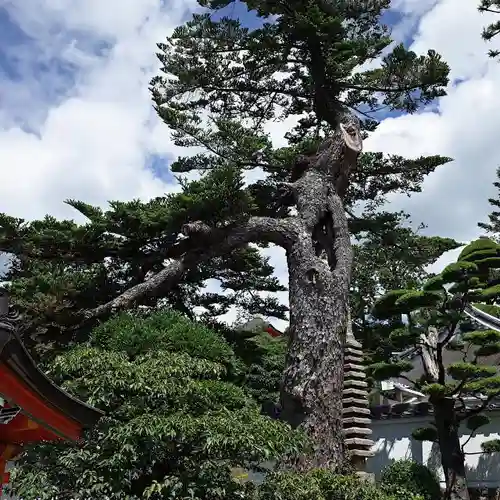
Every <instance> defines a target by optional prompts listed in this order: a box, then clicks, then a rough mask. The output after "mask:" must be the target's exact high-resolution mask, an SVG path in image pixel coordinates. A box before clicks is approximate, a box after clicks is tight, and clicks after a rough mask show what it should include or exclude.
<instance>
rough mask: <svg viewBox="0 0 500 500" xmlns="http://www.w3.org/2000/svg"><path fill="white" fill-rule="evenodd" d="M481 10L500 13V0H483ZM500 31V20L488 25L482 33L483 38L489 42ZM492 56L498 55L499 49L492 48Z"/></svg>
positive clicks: (490, 54)
mask: <svg viewBox="0 0 500 500" xmlns="http://www.w3.org/2000/svg"><path fill="white" fill-rule="evenodd" d="M479 12H490V13H492V14H500V1H499V0H481V3H480V4H479ZM499 33H500V20H499V21H496V22H494V23H491V24H490V25H488V26H487V27H486V28H485V29H484V30H483V33H482V36H483V39H484V40H486V41H487V42H489V41H491V40H492V39H493V38H494V37H496V36H497V35H498V34H499ZM488 54H489V56H490V57H498V56H499V55H500V51H499V50H490V51H489V52H488Z"/></svg>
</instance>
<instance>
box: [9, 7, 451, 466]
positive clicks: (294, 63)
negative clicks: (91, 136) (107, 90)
mask: <svg viewBox="0 0 500 500" xmlns="http://www.w3.org/2000/svg"><path fill="white" fill-rule="evenodd" d="M199 3H200V5H202V6H204V7H207V11H206V12H205V13H203V14H196V15H194V16H193V18H192V20H190V21H189V22H188V23H186V24H185V25H183V26H180V27H178V28H177V29H176V30H175V31H174V33H173V35H172V36H171V37H170V38H169V39H168V40H167V42H166V43H161V44H159V49H160V54H159V58H160V61H161V63H162V71H163V72H164V73H165V74H166V75H168V76H163V77H157V78H154V79H153V81H152V84H151V91H152V95H153V99H154V102H155V105H156V109H157V111H158V114H159V116H160V117H161V118H162V119H163V121H164V122H165V123H166V124H167V125H168V126H169V127H170V128H171V129H172V131H173V138H174V142H175V144H176V145H178V146H186V147H197V148H200V151H201V152H199V153H198V154H195V155H193V156H189V157H181V158H179V159H178V160H177V161H176V162H175V163H174V164H173V165H172V169H173V170H174V171H176V172H187V171H190V170H198V171H202V172H204V173H205V175H204V177H202V179H201V180H200V181H197V182H192V183H184V184H183V186H182V187H183V191H182V193H181V194H179V195H177V196H171V197H167V198H166V199H162V200H160V201H158V202H157V204H158V205H159V208H158V212H156V215H157V217H156V218H154V221H155V222H154V224H158V225H160V226H161V227H163V225H164V224H165V225H170V226H169V227H172V228H175V231H172V232H171V233H169V234H175V233H177V234H178V233H182V234H183V235H184V236H185V238H184V239H183V240H181V241H178V240H177V239H172V240H168V239H167V240H163V241H161V242H160V243H159V244H158V245H157V246H154V247H153V250H152V251H153V253H160V254H161V257H162V259H161V261H163V259H171V260H170V261H169V263H168V264H167V265H166V267H165V268H164V269H162V270H160V271H158V272H157V273H156V274H155V275H154V276H152V277H151V278H150V279H149V280H147V281H143V282H140V283H137V284H135V285H134V286H131V287H130V288H128V289H127V290H126V291H125V292H123V293H121V294H119V295H117V296H116V297H115V298H113V299H112V300H110V301H109V302H107V303H106V304H100V305H98V307H95V308H93V309H91V310H89V311H87V312H86V314H85V317H86V318H87V319H95V318H98V317H102V316H105V315H107V314H109V313H110V312H113V311H115V310H117V309H120V308H126V307H130V306H131V305H133V304H134V303H137V301H140V300H142V297H144V296H145V295H149V296H151V295H153V296H157V295H158V294H165V293H166V290H167V289H168V288H170V287H171V286H173V285H174V284H176V283H179V282H181V281H182V279H183V278H185V277H186V276H187V275H189V273H190V272H194V271H193V270H194V269H195V268H200V267H203V266H205V265H208V262H210V261H213V260H214V259H215V261H216V262H222V263H223V262H224V259H225V257H224V256H226V255H228V254H229V255H231V254H232V253H233V252H235V251H236V250H237V249H241V248H246V247H247V246H248V244H249V243H250V242H254V243H258V244H261V245H262V244H269V243H273V244H276V245H279V246H282V247H283V248H285V249H286V251H287V262H288V271H289V283H290V309H291V313H290V343H289V348H288V355H287V366H286V369H285V374H284V381H283V384H282V394H281V400H282V401H281V403H282V417H283V418H284V419H285V420H287V421H288V422H290V423H292V424H293V425H294V426H297V425H300V426H301V427H302V428H303V429H304V430H305V431H306V433H307V434H308V435H309V436H310V437H311V438H312V439H313V440H314V441H315V442H316V446H315V447H314V448H313V453H312V454H311V455H309V456H303V457H302V458H301V459H300V460H299V461H298V462H297V463H295V464H294V465H295V466H296V467H297V468H299V469H300V468H306V469H307V468H311V467H316V466H320V467H330V468H335V467H338V466H340V464H342V461H343V456H344V450H343V436H342V418H341V409H342V402H341V400H342V383H343V382H342V380H343V342H344V336H345V331H346V321H347V308H348V293H349V282H350V274H351V264H352V249H351V245H350V237H349V231H348V229H349V228H348V224H349V222H350V225H351V229H352V230H353V231H355V232H357V233H358V234H359V233H361V232H363V231H372V230H377V231H382V230H386V229H387V220H388V217H387V216H386V214H381V215H379V214H375V216H373V213H372V212H370V211H369V210H368V211H367V212H366V213H364V214H362V216H361V217H356V218H351V219H350V221H349V220H348V219H349V217H347V216H346V213H345V209H347V211H348V213H353V210H354V209H356V203H358V202H364V203H365V204H366V205H368V207H369V208H370V207H372V208H373V207H377V206H379V205H380V204H381V203H383V201H384V200H385V196H386V195H387V193H390V192H404V193H411V192H414V191H418V190H419V189H420V184H421V182H422V179H423V177H424V176H425V175H426V174H428V173H430V172H432V171H433V170H434V169H435V168H437V167H438V166H440V165H442V164H443V163H446V162H447V161H449V159H448V158H442V157H437V156H436V157H429V158H418V159H414V160H405V159H404V158H401V157H398V156H390V157H384V156H383V155H382V154H378V153H374V154H366V155H363V156H361V157H359V153H360V152H361V144H362V139H363V137H364V135H365V132H366V131H367V130H373V129H374V128H375V126H376V121H375V120H374V119H373V118H372V117H373V116H374V113H376V111H377V110H378V109H380V108H384V109H386V110H387V111H389V112H390V111H391V110H394V111H403V112H410V113H411V112H414V111H416V110H417V109H418V108H419V106H420V105H422V104H427V103H429V102H431V101H432V100H433V99H435V98H436V97H439V96H442V95H444V87H445V85H446V84H447V81H448V79H447V74H448V67H447V65H446V64H445V63H444V62H442V61H441V59H440V57H439V56H438V55H437V54H436V53H435V52H433V51H429V52H428V54H427V55H425V56H417V55H416V54H414V53H413V52H410V51H407V50H406V49H405V48H404V47H403V46H402V45H399V46H396V47H395V48H394V49H393V50H392V52H390V53H389V54H388V55H386V56H384V57H382V52H383V51H384V49H386V48H387V47H388V45H389V44H390V43H391V40H390V37H389V30H388V28H386V27H384V26H383V25H382V24H381V22H380V16H381V14H382V13H383V11H384V9H386V8H388V7H389V4H390V2H389V1H388V0H378V1H372V0H371V1H370V2H368V1H366V2H364V1H363V2H356V3H353V2H350V1H346V2H336V3H334V4H332V3H329V2H325V1H322V0H293V1H290V0H287V1H273V2H270V1H265V0H248V1H247V2H245V4H246V6H247V7H248V8H249V9H253V10H254V11H256V12H257V14H258V16H259V17H260V18H261V19H262V21H263V23H262V25H261V26H260V27H257V28H256V29H247V28H244V27H242V26H241V24H240V23H239V22H238V21H236V20H234V19H229V18H228V17H222V18H221V19H220V20H215V19H214V18H215V16H214V14H218V13H220V10H221V9H223V8H224V7H226V6H228V5H229V4H231V3H232V2H231V1H230V0H213V1H207V0H200V1H199ZM378 57H381V64H380V65H379V67H377V68H375V69H370V70H366V71H359V70H360V68H361V67H362V65H363V64H364V63H366V62H369V61H372V60H374V59H377V58H378ZM277 76H279V78H277ZM298 114H301V115H303V117H302V119H301V120H300V121H299V124H298V125H297V127H295V128H294V129H293V130H291V131H290V132H289V133H288V134H287V136H286V137H287V139H288V142H289V146H288V147H284V148H278V149H275V148H273V147H272V143H271V140H270V138H269V136H268V134H266V133H265V132H264V123H265V122H266V121H269V120H273V119H283V118H286V117H288V116H291V115H298ZM358 157H359V161H358ZM254 169H260V171H261V172H264V174H265V175H266V179H265V180H260V181H256V182H253V183H250V185H248V186H245V185H244V183H243V175H244V173H245V172H246V171H248V170H254ZM162 204H165V205H166V207H165V209H163V208H162ZM292 208H296V210H297V212H298V214H297V215H293V212H292ZM79 209H80V210H82V211H85V212H87V213H86V215H87V217H89V218H90V220H91V221H92V224H91V227H90V228H87V231H89V234H91V235H93V234H100V235H101V236H99V238H98V240H99V241H103V242H104V241H105V240H106V239H109V238H110V236H109V233H108V232H106V231H105V230H104V229H103V226H102V223H101V220H102V217H101V215H100V214H99V213H96V211H95V210H94V209H92V207H87V206H86V205H84V204H80V207H79ZM162 210H164V211H163V212H162ZM389 219H390V217H389ZM133 221H134V223H135V224H138V223H139V222H141V223H142V219H141V218H140V216H139V214H136V217H134V219H133ZM141 227H142V226H141V224H139V230H140V228H141ZM78 231H80V237H79V239H82V240H83V239H85V238H86V237H85V236H84V235H83V234H82V233H83V230H81V229H79V230H76V229H75V230H73V231H71V232H70V234H69V235H68V236H67V238H66V241H67V242H73V244H75V243H74V242H75V238H74V234H75V233H76V232H78ZM41 233H42V234H37V233H36V231H35V232H33V233H32V234H33V238H36V241H37V245H38V249H40V248H43V247H47V246H49V247H52V248H56V246H55V245H54V243H55V241H56V239H55V237H54V234H51V232H50V231H49V230H46V231H42V232H41ZM16 234H17V233H16V232H15V231H14V232H13V233H9V235H8V237H9V238H11V239H13V240H15V239H16ZM26 236H28V235H26ZM77 241H78V239H77ZM87 241H88V240H87ZM115 244H118V245H119V246H122V245H125V246H126V242H123V241H118V240H116V241H113V239H112V241H111V242H109V241H108V242H106V243H103V244H102V245H97V248H100V249H106V251H109V250H108V249H109V248H110V247H111V248H113V245H115ZM58 250H60V251H64V246H62V248H58ZM134 250H136V249H134ZM42 253H43V252H42ZM72 258H74V255H73V256H72Z"/></svg>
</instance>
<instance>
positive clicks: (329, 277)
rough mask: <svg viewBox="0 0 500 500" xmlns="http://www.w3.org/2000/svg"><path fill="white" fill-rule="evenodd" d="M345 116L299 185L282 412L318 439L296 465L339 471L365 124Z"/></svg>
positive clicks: (289, 256)
mask: <svg viewBox="0 0 500 500" xmlns="http://www.w3.org/2000/svg"><path fill="white" fill-rule="evenodd" d="M346 118H347V120H346V121H344V123H343V124H342V125H340V126H339V128H338V130H337V131H336V133H335V134H334V135H333V136H332V137H331V138H329V139H328V140H327V141H325V143H324V144H323V145H322V147H320V150H319V152H318V155H317V156H316V157H315V158H313V159H312V161H311V163H310V164H309V166H308V168H307V169H306V171H305V173H304V175H303V176H302V177H301V178H300V179H299V180H298V181H297V182H296V183H294V185H293V186H292V189H293V191H294V193H295V195H296V199H297V210H298V214H299V216H298V218H297V219H296V221H295V223H296V225H297V227H298V229H299V230H298V233H299V237H298V238H297V239H296V240H295V241H293V242H292V244H291V245H290V247H289V248H288V249H287V261H288V273H289V287H290V288H289V291H290V343H289V347H288V355H287V363H286V369H285V373H284V377H283V384H282V390H281V406H282V414H281V415H282V418H283V419H284V420H286V421H288V422H289V423H290V424H291V425H292V426H294V427H297V426H299V427H301V428H302V429H303V430H304V431H305V432H306V433H307V435H308V436H309V437H310V438H312V441H313V443H314V446H313V453H312V454H310V455H307V456H301V457H298V458H297V459H296V461H295V462H294V467H295V468H296V469H310V468H313V467H321V468H328V469H333V470H338V469H339V468H341V467H343V465H344V460H345V450H344V437H343V425H342V406H343V405H342V391H343V379H344V346H345V335H346V326H347V321H348V307H349V301H348V295H349V284H350V278H351V268H352V248H351V243H350V238H349V232H348V228H347V219H346V216H345V211H344V207H343V203H342V198H341V197H342V196H343V195H344V193H345V190H346V188H347V180H348V175H349V171H350V170H351V168H353V167H354V166H355V162H356V159H357V155H358V154H359V152H360V151H361V139H360V133H359V123H358V122H357V121H356V119H355V118H354V117H351V116H348V117H346Z"/></svg>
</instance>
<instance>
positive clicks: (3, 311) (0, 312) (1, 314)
mask: <svg viewBox="0 0 500 500" xmlns="http://www.w3.org/2000/svg"><path fill="white" fill-rule="evenodd" d="M9 299H10V293H9V291H8V290H7V288H5V287H3V286H2V287H0V328H1V329H3V330H8V331H12V330H14V329H15V324H16V322H17V321H19V319H20V315H19V313H18V312H17V311H15V310H14V309H13V308H12V306H11V304H10V300H9Z"/></svg>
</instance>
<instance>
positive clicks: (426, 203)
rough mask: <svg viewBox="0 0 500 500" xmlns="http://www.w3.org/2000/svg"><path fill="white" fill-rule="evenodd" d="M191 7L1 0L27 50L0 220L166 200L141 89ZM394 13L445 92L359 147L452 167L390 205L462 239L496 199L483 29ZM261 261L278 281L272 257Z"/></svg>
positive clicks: (164, 147) (14, 103) (4, 159)
mask: <svg viewBox="0 0 500 500" xmlns="http://www.w3.org/2000/svg"><path fill="white" fill-rule="evenodd" d="M195 4H196V2H195V0H184V1H182V0H171V1H169V3H168V4H166V5H163V4H162V2H161V1H160V0H145V1H140V2H138V1H136V0H121V1H118V0H107V1H98V0H75V1H73V2H67V1H64V0H31V1H30V2H18V1H15V0H4V2H3V7H4V8H6V9H7V11H8V12H9V14H10V16H11V17H12V19H14V21H15V22H16V24H18V25H19V26H20V27H21V28H22V29H23V30H24V31H25V32H26V34H27V35H28V36H29V37H31V38H32V39H33V40H34V42H33V43H32V45H31V46H30V47H26V46H22V45H17V46H13V47H11V48H10V49H9V47H7V48H6V49H5V50H6V51H9V50H10V52H8V55H9V57H11V58H15V59H16V64H17V65H18V67H19V68H20V71H21V73H22V77H23V78H22V80H21V81H20V82H15V84H13V83H12V82H10V83H9V82H4V81H0V85H1V87H2V92H3V97H4V102H2V110H0V162H1V164H2V166H3V171H2V174H3V175H2V183H1V184H0V200H1V210H2V211H5V212H7V213H9V214H12V215H14V216H21V217H26V218H35V217H41V216H43V215H44V214H46V213H51V214H53V215H55V216H58V217H74V216H75V214H74V212H73V211H72V210H71V209H69V208H68V207H65V205H63V203H62V200H64V199H66V198H77V199H82V200H85V201H88V202H91V203H95V204H99V205H102V204H105V203H106V201H107V200H109V199H122V200H126V199H131V198H135V197H140V198H142V199H148V198H150V197H152V196H156V195H158V194H161V193H163V192H165V191H167V190H170V189H174V187H173V186H172V185H171V184H166V183H165V182H164V181H162V180H160V179H159V178H157V177H155V176H154V175H153V173H152V172H151V171H150V170H148V169H147V168H145V165H146V161H147V159H148V157H149V156H150V155H153V154H157V155H161V156H163V157H166V158H167V159H173V158H174V157H175V156H176V155H177V154H178V153H179V149H178V148H176V147H174V146H173V145H172V143H171V141H170V138H169V131H168V129H167V128H166V126H165V125H163V124H161V123H160V122H159V120H158V119H157V117H156V116H155V113H154V111H153V110H152V106H151V102H150V97H149V94H148V91H147V87H148V82H149V79H150V77H151V76H152V75H153V74H155V73H156V69H157V62H156V58H155V56H154V53H155V50H156V47H155V43H156V42H158V41H160V40H162V39H164V38H165V37H166V36H167V35H168V34H169V32H170V31H171V29H172V28H173V27H174V26H176V25H178V24H179V23H180V22H181V21H182V17H183V15H184V14H185V11H186V9H187V8H191V9H192V8H194V6H195ZM394 5H395V6H397V7H398V8H399V9H400V10H401V12H402V13H403V14H404V17H403V24H402V25H401V26H400V27H399V28H398V29H399V31H398V37H400V38H404V36H406V35H407V34H408V31H409V30H412V29H413V28H414V27H415V25H416V24H418V30H417V33H416V35H415V41H414V44H413V47H412V48H413V49H414V50H416V51H417V52H426V51H427V49H429V48H434V49H436V50H437V51H438V52H439V53H441V54H442V55H443V58H444V59H445V60H446V61H448V62H449V63H450V65H451V67H452V78H453V80H457V81H458V83H457V82H456V81H455V85H451V86H450V89H449V95H448V96H447V97H445V98H443V99H441V101H440V102H439V105H438V106H437V109H438V111H439V113H432V112H423V113H420V114H418V115H414V116H403V117H399V118H395V119H387V120H384V121H383V122H382V124H381V125H380V127H379V129H378V130H377V131H376V132H375V133H374V134H372V136H371V137H370V138H369V139H368V140H367V141H366V149H367V150H382V151H384V152H388V153H398V154H402V155H404V156H408V157H412V156H418V155H422V154H442V155H447V156H451V157H453V158H454V159H455V161H454V162H453V163H451V164H448V165H446V166H444V167H441V168H440V169H438V171H437V172H436V173H435V174H433V175H431V176H430V177H429V178H428V180H427V181H426V182H425V184H424V190H423V193H421V194H419V195H415V196H414V197H412V198H411V199H407V198H405V197H401V196H394V197H392V198H391V204H392V206H393V207H394V208H397V209H399V208H403V209H405V210H407V211H408V212H410V213H411V214H412V216H413V219H414V221H415V222H421V221H424V222H426V223H427V224H429V226H430V227H429V231H428V232H429V233H432V234H440V235H442V236H452V237H455V238H457V239H459V240H461V241H468V240H470V239H472V238H474V237H476V236H477V235H478V230H477V227H476V223H477V222H478V221H479V220H484V219H485V218H486V215H487V213H488V212H489V206H488V203H487V198H488V197H489V196H491V195H494V194H495V193H494V188H493V187H492V182H493V180H494V179H495V169H496V167H497V165H498V164H500V148H498V147H497V142H498V140H497V135H498V130H499V129H500V96H499V94H498V91H497V89H499V88H500V65H499V64H497V63H494V62H493V61H490V60H488V58H487V56H486V52H487V50H488V48H489V47H488V45H487V44H485V43H484V42H483V41H482V40H481V38H480V33H481V29H482V27H483V26H484V25H486V24H488V22H489V19H488V17H487V16H486V15H480V14H479V13H478V12H477V10H476V5H475V2H474V1H470V2H469V1H468V2H463V1H460V2H457V0H439V1H437V0H395V2H394ZM421 16H422V17H421ZM419 18H420V20H419V21H418V19H419ZM103 41H104V42H106V43H102V42H103ZM107 44H109V47H111V48H110V49H109V48H108V45H107ZM97 52H101V53H100V54H97V55H96V53H97ZM54 62H57V63H58V65H59V68H58V70H57V71H56V70H54V69H52V70H50V68H54V67H57V66H55V65H54ZM37 63H38V64H41V63H43V64H45V65H46V66H47V67H48V68H49V69H48V70H46V71H45V72H43V74H41V73H40V72H39V71H38V72H37V71H35V69H34V68H35V66H36V64H37ZM68 68H69V69H70V70H71V71H68ZM61 70H65V72H61ZM462 80H463V81H462ZM20 124H22V128H21V127H20V126H19V125H20ZM291 125H293V118H290V119H289V120H288V121H287V123H273V124H269V125H268V126H267V130H268V131H269V132H270V133H271V135H272V138H273V141H274V142H275V144H276V145H282V144H283V142H282V141H283V135H284V132H285V131H286V130H288V129H289V127H290V126H291ZM26 130H33V131H35V132H36V134H32V133H28V132H26ZM265 253H267V254H270V255H271V256H272V262H273V263H274V264H275V265H276V266H277V269H276V275H278V276H279V277H280V278H281V279H282V280H285V279H286V268H285V259H284V252H283V251H282V250H280V249H275V248H273V249H269V250H267V251H266V252H265ZM455 257H456V256H454V254H453V255H452V256H451V257H450V258H455ZM445 260H446V259H445ZM445 263H446V262H444V261H443V264H445ZM282 295H283V300H285V301H286V294H282ZM277 326H284V325H281V324H277Z"/></svg>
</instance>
